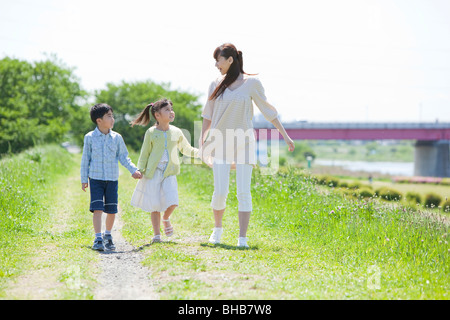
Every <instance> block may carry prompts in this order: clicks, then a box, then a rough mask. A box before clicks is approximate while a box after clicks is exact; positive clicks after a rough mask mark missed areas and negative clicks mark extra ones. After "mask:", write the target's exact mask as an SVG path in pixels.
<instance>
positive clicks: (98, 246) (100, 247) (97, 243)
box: [92, 238, 105, 251]
mask: <svg viewBox="0 0 450 320" xmlns="http://www.w3.org/2000/svg"><path fill="white" fill-rule="evenodd" d="M92 250H97V251H104V250H105V246H104V245H103V239H102V238H95V240H94V245H93V246H92Z"/></svg>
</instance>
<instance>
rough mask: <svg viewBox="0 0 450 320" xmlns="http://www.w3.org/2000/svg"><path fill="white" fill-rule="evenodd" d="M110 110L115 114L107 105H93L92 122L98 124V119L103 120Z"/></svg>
mask: <svg viewBox="0 0 450 320" xmlns="http://www.w3.org/2000/svg"><path fill="white" fill-rule="evenodd" d="M109 110H111V112H113V109H112V108H111V106H109V105H107V104H106V103H97V104H96V105H93V106H92V107H91V111H90V113H91V120H92V122H93V123H95V124H97V119H98V118H102V117H103V116H104V115H105V114H107V113H108V112H109Z"/></svg>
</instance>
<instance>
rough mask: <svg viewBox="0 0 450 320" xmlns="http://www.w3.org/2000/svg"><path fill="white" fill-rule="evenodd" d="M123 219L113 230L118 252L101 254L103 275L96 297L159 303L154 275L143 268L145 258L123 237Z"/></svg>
mask: <svg viewBox="0 0 450 320" xmlns="http://www.w3.org/2000/svg"><path fill="white" fill-rule="evenodd" d="M103 216H104V217H105V216H106V215H105V214H104V215H103ZM120 218H121V217H120V212H119V213H118V214H117V216H116V220H115V223H114V228H113V230H112V236H113V239H114V244H115V245H116V250H115V251H106V252H100V253H99V254H100V255H101V262H100V267H101V268H102V270H103V271H102V273H101V274H100V275H99V278H98V281H99V286H98V287H97V289H96V291H95V294H94V297H95V299H96V300H111V299H113V300H157V299H159V296H158V294H157V293H156V292H155V290H154V287H153V283H152V280H151V272H150V270H149V269H148V268H146V267H144V266H143V265H142V264H141V261H142V258H143V257H142V254H141V253H139V251H137V250H135V248H134V247H133V246H132V245H130V244H129V243H127V242H126V241H125V239H124V238H123V237H122V234H121V233H120V230H121V228H122V221H121V219H120ZM103 225H104V222H103Z"/></svg>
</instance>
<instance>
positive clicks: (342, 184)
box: [339, 181, 348, 188]
mask: <svg viewBox="0 0 450 320" xmlns="http://www.w3.org/2000/svg"><path fill="white" fill-rule="evenodd" d="M339 187H341V188H348V183H347V182H346V181H341V182H339Z"/></svg>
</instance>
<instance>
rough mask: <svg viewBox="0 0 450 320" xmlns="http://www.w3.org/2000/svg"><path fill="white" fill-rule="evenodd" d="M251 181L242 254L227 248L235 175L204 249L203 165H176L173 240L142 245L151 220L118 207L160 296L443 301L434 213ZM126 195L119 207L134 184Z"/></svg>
mask: <svg viewBox="0 0 450 320" xmlns="http://www.w3.org/2000/svg"><path fill="white" fill-rule="evenodd" d="M253 178H254V181H253V184H252V195H253V207H254V211H253V213H252V219H251V222H250V228H249V232H248V234H249V238H250V249H248V250H242V249H239V248H237V247H236V246H235V244H236V239H237V236H238V221H237V200H236V197H235V192H236V189H235V183H234V180H233V178H232V179H231V182H232V183H231V184H230V194H229V197H228V203H227V211H226V213H225V218H224V230H225V231H224V235H223V237H222V242H223V244H221V245H217V246H213V245H210V244H208V243H207V240H208V237H209V234H210V232H211V230H212V227H213V218H212V213H211V209H210V206H209V202H210V199H211V195H212V192H213V187H212V172H211V170H210V169H208V168H204V167H199V166H192V165H185V166H183V167H182V173H181V174H180V175H179V176H178V182H179V194H180V206H179V208H177V209H176V210H175V212H174V214H173V215H172V223H173V225H174V227H175V229H176V237H175V238H174V239H173V240H172V241H171V242H166V243H162V244H155V245H149V241H150V239H151V237H152V231H151V230H152V229H151V224H150V218H149V215H148V214H147V213H144V212H142V211H140V210H138V209H136V208H133V207H131V206H129V205H128V206H126V207H125V210H124V212H125V215H124V218H125V221H126V228H125V236H126V237H127V238H128V239H129V240H130V241H131V242H132V243H133V244H135V245H136V246H141V247H142V249H143V250H142V252H143V253H144V254H145V256H146V259H145V262H144V263H145V265H147V266H148V267H150V268H152V270H153V271H154V272H155V273H154V277H155V279H156V281H157V282H158V283H157V287H158V288H159V294H160V296H161V298H163V299H448V297H449V283H448V278H449V271H450V270H449V269H450V264H449V259H448V258H449V255H450V253H449V246H448V238H447V235H448V233H449V225H448V221H446V220H445V219H444V218H442V217H441V216H440V215H435V214H426V213H417V212H413V211H410V210H409V209H407V208H404V207H402V206H394V205H390V204H385V203H379V202H375V201H368V200H362V201H356V200H355V201H352V200H349V199H346V198H344V197H343V196H340V195H339V194H336V193H333V192H330V190H329V189H327V188H323V187H320V186H318V185H317V184H316V183H315V182H313V181H312V180H311V179H310V178H309V177H304V176H303V175H301V174H298V172H295V171H291V172H288V173H285V174H279V175H277V176H263V175H261V174H260V173H259V172H258V170H255V172H254V177H253ZM125 189H127V190H128V191H127V192H124V193H122V195H123V197H124V200H125V199H129V198H130V197H131V193H132V186H130V187H125ZM128 202H129V201H128ZM122 203H123V201H122ZM378 280H379V283H378V282H377V281H378ZM378 284H379V288H378Z"/></svg>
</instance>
